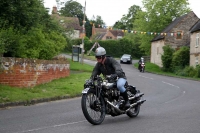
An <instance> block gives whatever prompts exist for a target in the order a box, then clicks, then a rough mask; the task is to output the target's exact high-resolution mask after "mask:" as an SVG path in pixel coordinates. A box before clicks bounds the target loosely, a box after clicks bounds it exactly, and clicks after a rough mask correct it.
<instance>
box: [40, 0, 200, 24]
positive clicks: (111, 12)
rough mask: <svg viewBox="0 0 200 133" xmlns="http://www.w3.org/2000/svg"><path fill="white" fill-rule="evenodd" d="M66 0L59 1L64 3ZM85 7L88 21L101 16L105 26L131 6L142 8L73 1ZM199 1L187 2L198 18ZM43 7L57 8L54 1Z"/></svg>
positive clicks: (135, 1) (105, 0) (113, 0)
mask: <svg viewBox="0 0 200 133" xmlns="http://www.w3.org/2000/svg"><path fill="white" fill-rule="evenodd" d="M64 1H67V0H60V2H64ZM74 1H77V2H78V3H80V4H81V5H82V6H85V1H86V12H85V13H86V15H87V17H88V19H89V20H91V19H92V18H93V16H95V17H96V16H97V15H98V16H101V18H102V20H103V21H104V22H105V23H106V26H113V25H114V24H115V22H117V21H118V20H120V19H121V18H122V16H123V15H124V14H128V9H129V8H130V7H131V6H132V5H138V6H140V7H141V8H142V6H143V5H142V0H74ZM198 1H199V0H188V2H189V4H190V5H189V7H190V8H191V9H192V11H194V13H195V14H196V15H197V17H199V18H200V6H199V2H198ZM44 6H45V7H47V8H50V10H52V7H53V6H57V3H56V0H44Z"/></svg>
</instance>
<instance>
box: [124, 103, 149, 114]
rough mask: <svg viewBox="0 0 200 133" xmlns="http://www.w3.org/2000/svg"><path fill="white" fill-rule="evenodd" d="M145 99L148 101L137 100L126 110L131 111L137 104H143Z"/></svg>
mask: <svg viewBox="0 0 200 133" xmlns="http://www.w3.org/2000/svg"><path fill="white" fill-rule="evenodd" d="M145 101H146V100H139V101H137V102H136V103H133V104H131V105H130V108H128V109H127V110H126V112H127V111H129V110H130V109H131V108H133V107H135V106H136V105H139V104H143V103H144V102H145Z"/></svg>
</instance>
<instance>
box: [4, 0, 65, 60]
mask: <svg viewBox="0 0 200 133" xmlns="http://www.w3.org/2000/svg"><path fill="white" fill-rule="evenodd" d="M0 38H1V39H0V43H1V44H3V45H2V46H1V47H0V55H1V54H3V55H4V56H6V57H22V58H40V59H51V58H52V57H53V56H55V55H56V54H58V53H59V52H60V51H61V50H62V49H63V48H64V46H65V45H66V41H65V37H64V36H63V34H62V30H61V28H60V27H59V26H58V24H57V23H55V22H53V20H52V19H51V18H50V16H49V14H48V11H47V10H46V9H45V7H44V5H43V2H42V0H28V1H27V0H9V1H2V2H0ZM44 54H46V55H45V56H44Z"/></svg>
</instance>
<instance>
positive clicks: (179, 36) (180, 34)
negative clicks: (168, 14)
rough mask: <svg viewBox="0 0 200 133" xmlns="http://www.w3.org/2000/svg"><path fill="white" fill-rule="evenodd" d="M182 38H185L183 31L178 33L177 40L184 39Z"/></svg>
mask: <svg viewBox="0 0 200 133" xmlns="http://www.w3.org/2000/svg"><path fill="white" fill-rule="evenodd" d="M182 38H183V33H182V31H177V35H176V39H182Z"/></svg>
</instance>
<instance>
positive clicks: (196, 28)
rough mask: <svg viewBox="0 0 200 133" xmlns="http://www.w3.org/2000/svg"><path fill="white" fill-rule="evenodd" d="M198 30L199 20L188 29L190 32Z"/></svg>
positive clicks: (199, 26) (199, 29)
mask: <svg viewBox="0 0 200 133" xmlns="http://www.w3.org/2000/svg"><path fill="white" fill-rule="evenodd" d="M196 31H200V20H199V21H198V22H197V23H196V24H195V25H194V26H193V27H192V28H191V29H190V32H191V33H193V32H196Z"/></svg>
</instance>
